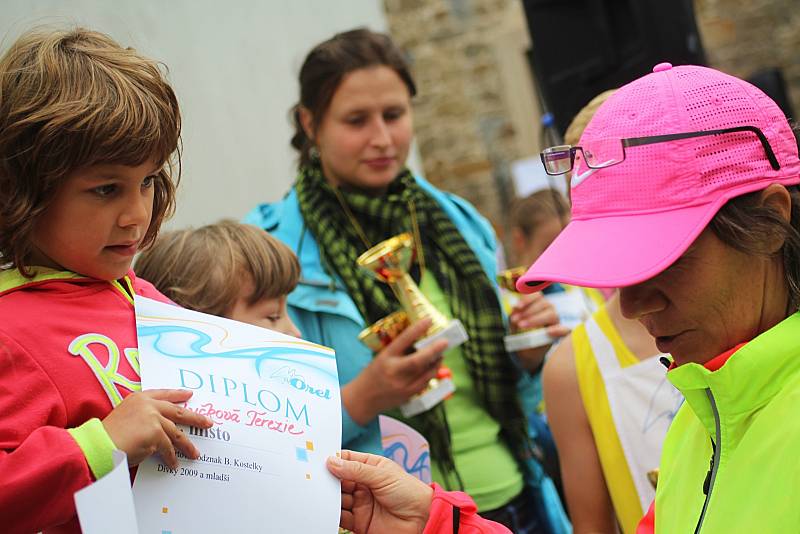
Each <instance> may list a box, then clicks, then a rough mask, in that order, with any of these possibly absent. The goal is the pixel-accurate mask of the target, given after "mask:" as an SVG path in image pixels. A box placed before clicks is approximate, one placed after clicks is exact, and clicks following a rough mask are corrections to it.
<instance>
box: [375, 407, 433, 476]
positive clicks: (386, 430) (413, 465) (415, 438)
mask: <svg viewBox="0 0 800 534" xmlns="http://www.w3.org/2000/svg"><path fill="white" fill-rule="evenodd" d="M378 424H379V425H380V427H381V443H382V445H383V455H384V456H386V457H387V458H389V459H391V460H394V461H395V462H396V463H398V464H399V465H400V467H402V468H403V469H405V471H406V473H408V474H410V475H413V476H415V477H417V478H418V479H420V480H421V481H423V482H424V483H426V484H430V483H431V451H430V447H429V446H428V440H427V439H425V436H423V435H422V434H420V433H419V432H417V431H416V430H414V429H413V428H411V427H410V426H408V425H407V424H405V423H403V422H401V421H398V420H397V419H395V418H394V417H389V416H387V415H379V416H378Z"/></svg>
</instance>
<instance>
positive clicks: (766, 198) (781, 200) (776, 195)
mask: <svg viewBox="0 0 800 534" xmlns="http://www.w3.org/2000/svg"><path fill="white" fill-rule="evenodd" d="M760 204H761V205H762V206H764V207H766V208H770V209H771V210H773V211H774V212H776V213H778V214H780V216H781V218H782V219H783V220H784V221H786V222H789V220H790V219H791V218H792V197H791V195H790V194H789V191H788V190H787V189H786V188H785V187H784V186H782V185H781V184H771V185H769V186H768V187H767V188H766V189H764V190H763V191H761V197H760Z"/></svg>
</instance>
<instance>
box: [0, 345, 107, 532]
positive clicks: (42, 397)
mask: <svg viewBox="0 0 800 534" xmlns="http://www.w3.org/2000/svg"><path fill="white" fill-rule="evenodd" d="M64 426H66V410H65V409H64V405H63V403H62V401H61V396H60V395H59V393H58V391H57V389H56V388H55V386H54V385H53V383H52V382H51V381H50V379H49V377H48V376H47V374H46V373H45V372H44V371H43V370H42V369H41V368H40V367H39V365H38V364H37V363H36V362H35V361H33V359H32V358H31V357H30V356H29V355H28V353H27V352H25V351H24V350H23V349H22V347H20V346H19V345H18V344H17V343H15V342H14V341H12V340H11V339H9V338H8V337H7V336H5V335H4V334H3V333H2V332H0V517H2V518H6V521H4V525H3V531H4V532H7V533H17V532H20V533H22V532H26V533H29V532H38V531H40V530H43V529H46V528H49V527H52V526H55V525H60V524H62V523H65V522H67V521H68V520H70V519H71V518H73V516H74V515H75V502H74V500H73V494H74V493H75V492H76V491H77V490H79V489H81V488H83V487H85V486H87V485H88V484H90V483H91V482H92V476H91V471H90V470H89V466H88V464H87V462H86V459H85V458H84V456H83V452H82V451H81V449H80V447H79V446H78V444H77V443H76V442H75V440H74V439H73V438H72V436H70V435H69V433H68V432H67V431H66V430H65V429H64ZM9 518H11V519H10V520H9Z"/></svg>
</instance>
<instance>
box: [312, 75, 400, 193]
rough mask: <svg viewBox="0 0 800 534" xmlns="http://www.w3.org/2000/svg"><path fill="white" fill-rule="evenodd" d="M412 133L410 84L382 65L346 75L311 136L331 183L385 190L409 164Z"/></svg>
mask: <svg viewBox="0 0 800 534" xmlns="http://www.w3.org/2000/svg"><path fill="white" fill-rule="evenodd" d="M304 115H305V116H304V117H303V124H304V127H305V128H306V132H309V131H311V128H310V127H311V120H310V119H311V117H310V116H308V114H307V113H306V114H304ZM412 135H413V134H412V121H411V95H410V94H409V92H408V88H407V87H406V85H405V84H404V83H403V80H402V79H401V78H400V76H398V75H397V73H396V72H395V71H394V70H393V69H391V68H389V67H386V66H378V67H370V68H366V69H358V70H355V71H352V72H350V73H349V74H347V75H346V76H345V77H344V78H343V79H342V82H341V83H340V84H339V87H338V88H337V89H336V92H335V93H334V95H333V98H332V99H331V103H330V105H329V106H328V109H327V111H325V114H324V115H323V117H322V120H321V121H320V123H319V125H318V126H317V130H316V132H314V134H313V135H312V136H311V137H312V138H313V139H314V141H315V143H316V145H317V148H318V150H319V154H320V161H321V163H322V170H323V172H324V173H325V177H326V178H327V179H328V180H329V181H330V182H331V183H332V184H334V185H337V186H339V185H345V186H352V187H357V188H360V189H367V190H377V191H381V190H383V189H385V188H386V187H387V186H388V185H389V184H390V183H391V182H392V180H394V178H395V177H396V176H397V174H398V173H399V172H400V170H401V169H402V168H403V167H404V166H405V162H406V157H407V156H408V150H409V146H410V145H411V137H412Z"/></svg>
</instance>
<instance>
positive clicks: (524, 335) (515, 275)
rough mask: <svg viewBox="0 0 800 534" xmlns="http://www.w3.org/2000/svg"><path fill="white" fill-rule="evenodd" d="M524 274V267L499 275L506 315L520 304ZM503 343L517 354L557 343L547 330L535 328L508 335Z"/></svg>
mask: <svg viewBox="0 0 800 534" xmlns="http://www.w3.org/2000/svg"><path fill="white" fill-rule="evenodd" d="M523 274H525V268H524V267H516V268H514V269H508V270H506V271H501V272H499V273H498V274H497V283H498V284H500V288H501V289H502V290H503V291H502V294H503V305H504V307H505V309H506V313H511V309H512V308H513V307H514V306H515V305H516V304H517V302H519V299H520V296H521V295H520V293H519V292H518V291H517V280H519V277H520V276H522V275H523ZM503 341H504V342H505V345H506V350H507V351H509V352H515V351H518V350H525V349H535V348H536V347H541V346H544V345H549V344H551V343H552V342H553V341H555V338H553V337H551V336H550V335H549V334H548V333H547V329H546V328H533V329H530V330H525V331H524V332H519V333H516V334H511V335H508V336H506V337H504V338H503Z"/></svg>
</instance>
